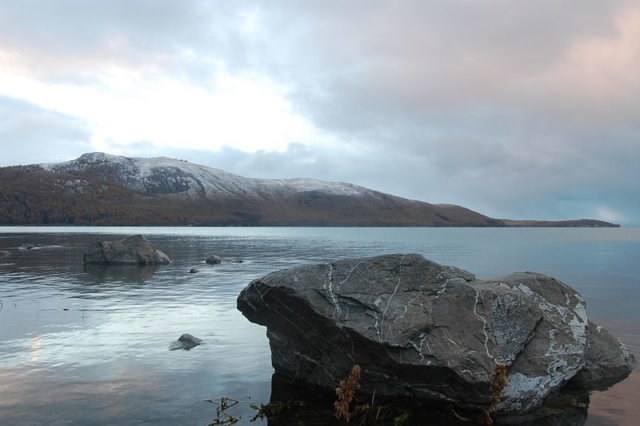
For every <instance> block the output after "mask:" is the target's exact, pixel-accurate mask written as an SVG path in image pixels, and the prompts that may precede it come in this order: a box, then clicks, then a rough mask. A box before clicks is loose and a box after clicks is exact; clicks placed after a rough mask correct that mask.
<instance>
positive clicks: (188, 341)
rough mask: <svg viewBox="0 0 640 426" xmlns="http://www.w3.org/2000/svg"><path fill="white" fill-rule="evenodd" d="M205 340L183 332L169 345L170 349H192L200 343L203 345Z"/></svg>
mask: <svg viewBox="0 0 640 426" xmlns="http://www.w3.org/2000/svg"><path fill="white" fill-rule="evenodd" d="M203 342H204V340H202V339H199V338H197V337H194V336H192V335H190V334H188V333H185V334H183V335H182V336H180V337H179V338H178V340H176V341H175V342H173V343H171V344H170V345H169V350H170V351H175V350H178V349H183V350H185V351H188V350H191V349H193V348H195V347H196V346H198V345H201V344H202V343H203Z"/></svg>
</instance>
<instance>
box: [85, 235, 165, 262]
mask: <svg viewBox="0 0 640 426" xmlns="http://www.w3.org/2000/svg"><path fill="white" fill-rule="evenodd" d="M83 261H84V263H85V264H102V265H125V264H130V265H160V264H166V263H170V262H171V259H169V256H167V255H166V254H165V253H163V252H162V251H160V250H158V249H156V248H155V247H154V246H153V245H152V244H151V243H150V242H149V241H148V240H147V239H146V238H144V237H143V236H142V235H133V236H131V237H128V238H125V239H122V240H114V241H96V242H95V243H94V244H92V245H91V246H90V247H89V248H88V250H87V252H86V253H85V254H84V257H83Z"/></svg>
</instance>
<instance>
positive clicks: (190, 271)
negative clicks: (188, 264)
mask: <svg viewBox="0 0 640 426" xmlns="http://www.w3.org/2000/svg"><path fill="white" fill-rule="evenodd" d="M198 272H200V271H199V270H197V269H196V268H191V269H189V273H190V274H195V273H198Z"/></svg>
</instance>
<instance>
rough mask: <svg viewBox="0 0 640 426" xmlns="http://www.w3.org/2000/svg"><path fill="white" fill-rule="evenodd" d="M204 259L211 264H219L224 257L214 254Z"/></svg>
mask: <svg viewBox="0 0 640 426" xmlns="http://www.w3.org/2000/svg"><path fill="white" fill-rule="evenodd" d="M204 261H205V262H206V263H208V264H209V265H217V264H219V263H221V262H222V259H220V258H219V257H218V256H216V255H215V254H214V255H211V256H209V257H207V258H206V259H205V260H204Z"/></svg>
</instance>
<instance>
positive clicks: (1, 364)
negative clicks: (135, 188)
mask: <svg viewBox="0 0 640 426" xmlns="http://www.w3.org/2000/svg"><path fill="white" fill-rule="evenodd" d="M136 233H142V234H144V235H145V236H147V238H148V239H149V240H151V241H152V242H153V243H154V244H156V245H157V246H158V247H159V248H160V249H162V250H163V251H165V252H166V253H167V254H168V255H169V256H170V257H171V258H172V259H173V263H171V264H170V265H167V266H161V267H158V268H156V269H153V268H121V267H120V268H118V267H109V268H102V267H94V268H90V269H86V268H84V267H83V265H82V253H83V251H84V249H85V248H86V247H87V246H88V245H89V244H90V243H91V242H93V241H95V240H97V239H109V238H115V237H116V236H125V235H131V234H136ZM98 234H101V235H98ZM104 234H112V235H104ZM23 243H30V244H33V245H35V246H36V248H35V249H33V250H18V247H19V246H20V245H21V244H23ZM0 250H10V251H11V255H10V256H9V257H6V258H4V259H0V342H1V343H2V345H0V424H1V425H40V424H42V425H44V424H46V425H105V424H110V425H176V424H181V425H201V426H204V425H206V424H207V423H209V422H211V421H212V419H213V417H214V414H215V406H214V405H212V404H210V403H207V402H204V401H203V400H206V399H212V398H219V397H220V396H228V397H232V398H236V399H239V400H242V401H253V402H254V403H260V402H266V401H268V399H269V395H270V386H271V383H270V381H271V374H272V372H273V371H272V369H271V364H270V353H269V347H268V342H267V339H266V337H265V329H264V328H263V327H260V326H258V325H255V324H252V323H250V322H249V321H247V320H246V319H245V318H244V317H243V316H242V315H241V314H240V313H239V312H238V311H237V310H236V307H235V306H236V297H237V295H238V293H239V292H240V290H241V289H242V288H243V287H244V286H245V285H246V284H248V283H249V281H251V280H252V279H254V278H258V277H260V276H262V275H264V274H267V273H269V272H271V271H274V270H277V269H281V268H286V267H291V266H296V265H302V264H308V263H313V262H322V261H327V260H333V259H337V258H342V257H361V256H370V255H377V254H383V253H408V252H413V253H420V254H423V255H424V256H425V257H427V258H430V259H432V260H435V261H437V262H441V263H445V264H449V265H454V266H458V267H461V268H464V269H467V270H469V271H471V272H474V273H475V274H476V275H477V276H478V277H480V278H491V277H496V276H499V275H503V274H507V273H510V272H514V271H523V270H529V271H537V272H542V273H545V274H548V275H552V276H555V277H557V278H559V279H561V280H562V281H564V282H566V283H568V284H570V285H572V286H573V287H575V288H576V289H577V290H578V291H579V292H581V293H582V295H583V296H584V297H585V298H586V300H587V303H588V307H589V315H590V318H591V319H593V320H594V321H596V322H598V323H599V324H601V325H605V326H606V327H608V328H609V329H610V330H611V331H612V332H613V333H614V334H615V335H616V336H618V338H620V339H621V340H622V341H623V342H625V343H626V344H627V345H628V346H629V347H630V348H631V349H632V350H633V351H634V353H635V354H636V356H640V309H638V303H639V302H640V278H639V277H640V261H639V260H640V229H639V228H629V229H625V228H620V229H615V228H614V229H516V228H514V229H475V228H450V229H444V228H7V227H5V228H0ZM210 254H217V255H219V256H222V257H225V256H228V257H242V258H243V259H244V260H245V262H244V263H223V264H221V265H213V266H211V265H206V264H204V263H203V259H204V258H205V257H207V256H209V255H210ZM191 268H197V269H199V270H200V272H199V273H196V274H189V273H188V271H189V269H191ZM182 333H191V334H193V335H195V336H198V337H200V338H203V339H205V340H206V343H205V344H203V345H201V346H199V347H196V348H195V349H193V350H191V351H169V350H168V346H169V344H170V343H171V342H172V341H174V340H176V339H177V337H178V336H180V334H182ZM639 396H640V373H638V372H634V373H633V374H632V376H631V377H630V378H628V379H627V380H626V381H624V382H623V383H621V384H618V385H616V386H615V387H614V388H612V389H610V390H608V391H606V392H601V393H595V394H593V395H592V399H591V406H590V410H589V419H588V421H587V424H591V425H605V424H611V425H613V424H629V425H631V424H637V423H636V421H637V419H638V418H639V417H640V407H638V404H637V400H638V397H639ZM231 411H232V412H233V413H235V414H237V415H242V416H243V418H242V420H241V422H240V423H238V424H255V425H259V424H264V423H261V422H260V421H258V422H254V423H249V419H250V417H251V413H252V410H251V409H249V408H248V404H247V403H242V404H240V405H239V406H237V407H236V408H235V411H234V410H231Z"/></svg>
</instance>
